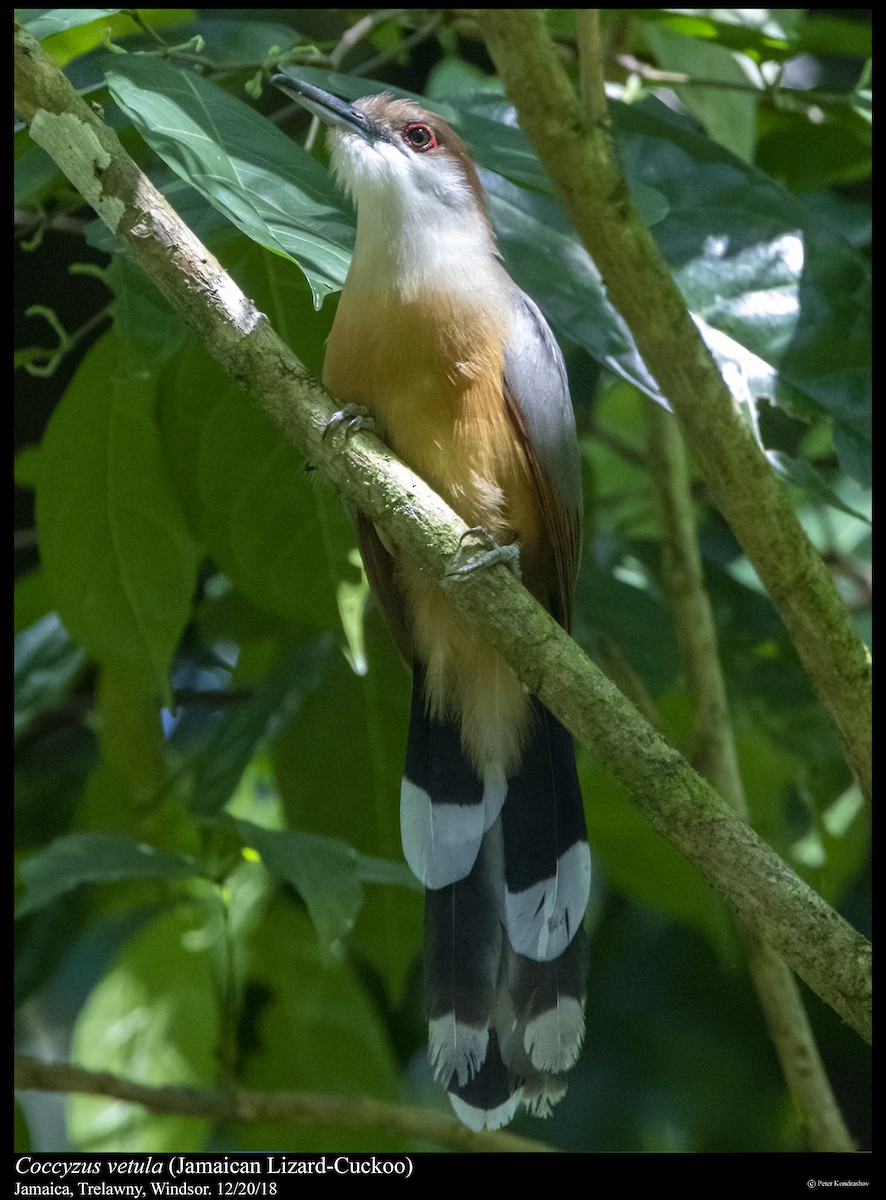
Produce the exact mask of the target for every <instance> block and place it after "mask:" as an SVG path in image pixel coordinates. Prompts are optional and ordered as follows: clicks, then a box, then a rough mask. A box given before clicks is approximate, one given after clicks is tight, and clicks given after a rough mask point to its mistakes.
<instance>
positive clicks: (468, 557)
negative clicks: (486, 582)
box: [445, 525, 520, 579]
mask: <svg viewBox="0 0 886 1200" xmlns="http://www.w3.org/2000/svg"><path fill="white" fill-rule="evenodd" d="M469 538H472V539H473V540H474V542H475V543H478V544H479V549H477V548H475V547H473V546H472V547H468V546H466V545H465V543H466V542H467V540H468V539H469ZM496 563H504V564H505V566H506V567H507V568H508V570H509V571H510V572H511V574H512V575H513V576H514V577H515V578H516V579H520V547H519V545H518V544H517V543H516V542H511V543H510V545H508V546H500V545H499V544H498V542H497V541H496V540H495V538H494V537H493V536H492V534H491V533H490V532H489V530H488V529H484V528H483V527H482V525H478V526H477V527H476V528H474V529H466V530H465V532H464V533H463V534H462V535H461V537H460V538H459V548H458V550H456V552H455V554H454V555H453V556H452V559H451V560H450V565H449V569H448V570H447V571H446V576H445V577H446V578H447V579H448V578H451V577H452V576H454V575H469V574H470V573H471V572H472V571H477V570H485V569H486V568H487V567H492V566H495V564H496Z"/></svg>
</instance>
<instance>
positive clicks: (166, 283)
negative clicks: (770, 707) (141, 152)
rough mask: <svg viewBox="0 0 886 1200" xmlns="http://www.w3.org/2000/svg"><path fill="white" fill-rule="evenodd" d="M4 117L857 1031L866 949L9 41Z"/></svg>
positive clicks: (278, 418) (864, 1031)
mask: <svg viewBox="0 0 886 1200" xmlns="http://www.w3.org/2000/svg"><path fill="white" fill-rule="evenodd" d="M15 49H16V62H15V72H16V74H15V96H16V107H17V109H18V111H19V113H20V114H21V116H22V117H23V118H24V119H25V120H26V121H27V122H28V124H29V126H30V130H31V134H32V136H33V137H34V140H35V141H37V142H38V143H39V144H40V145H41V146H43V148H44V149H45V150H47V152H48V153H49V154H50V155H51V156H52V157H53V158H54V159H55V161H56V162H58V163H59V165H60V166H61V168H62V169H63V170H64V171H65V173H66V174H67V176H68V178H69V179H70V180H71V182H72V183H73V184H74V186H75V187H77V188H78V190H79V191H80V192H81V194H82V195H83V196H84V198H85V199H86V200H87V201H88V202H89V203H90V204H91V205H92V206H93V207H94V208H95V210H96V212H98V214H99V216H101V217H102V219H103V220H104V221H105V222H106V223H107V224H108V226H109V228H111V230H112V231H113V232H114V233H115V235H116V236H117V238H118V239H119V241H120V242H121V243H122V245H123V246H124V247H125V249H126V251H127V252H128V253H129V254H130V256H131V257H132V258H133V260H134V261H136V262H137V263H138V264H139V265H140V266H141V267H142V269H143V270H144V271H145V273H146V274H147V275H148V276H149V277H150V278H151V279H152V280H153V282H154V283H155V284H156V286H157V287H158V288H159V290H160V291H161V292H162V294H163V295H164V296H165V297H166V298H167V299H168V300H169V302H170V304H172V305H173V307H174V308H175V309H176V310H177V311H178V312H179V313H181V315H182V316H183V317H184V318H185V320H186V321H187V322H188V324H189V325H190V326H191V328H192V329H193V330H194V332H195V333H196V334H197V336H198V337H199V338H200V339H201V340H202V341H203V343H204V345H205V346H206V347H207V349H208V350H209V351H210V353H211V354H213V355H214V357H215V358H216V359H217V360H218V362H219V363H220V364H221V365H222V366H223V367H224V368H225V369H226V370H227V371H228V373H229V374H230V375H231V376H232V377H233V378H234V379H236V380H237V381H238V382H239V383H240V384H241V385H242V386H243V388H244V390H245V391H246V392H247V393H248V394H249V396H250V397H251V398H252V400H253V401H254V402H255V403H256V404H257V405H258V406H259V407H260V408H261V409H262V411H263V412H265V413H266V414H267V415H268V416H269V417H270V418H271V419H272V420H273V421H274V422H275V423H276V424H277V426H278V427H279V429H280V431H281V433H282V434H283V436H284V437H286V438H287V439H288V440H289V441H291V442H293V443H294V444H295V445H296V446H298V447H299V448H300V449H301V450H302V451H303V452H304V453H305V454H307V455H308V456H309V458H310V460H311V462H312V463H314V464H316V466H317V467H318V468H320V469H321V470H323V471H324V472H325V473H326V474H327V476H328V477H329V478H330V479H331V480H332V481H333V482H334V483H335V484H336V486H337V487H338V488H339V490H340V491H341V493H342V495H343V496H344V497H345V498H346V499H347V500H348V501H349V502H351V503H353V504H354V505H356V506H357V507H359V508H360V509H362V511H363V512H364V513H366V515H367V516H368V517H370V518H371V520H373V521H374V522H375V523H376V524H377V525H378V526H379V527H380V528H381V529H382V530H384V532H385V534H386V535H387V536H388V537H389V538H390V539H391V540H392V541H393V542H395V543H396V544H398V545H399V546H400V547H402V549H403V551H404V552H405V553H407V554H409V555H410V556H411V557H412V558H414V559H415V561H416V562H417V563H418V564H419V565H420V566H422V567H423V568H424V569H425V570H427V571H428V572H429V574H431V575H432V576H433V577H434V578H436V579H437V580H438V581H440V583H441V586H446V587H447V588H448V590H449V593H450V595H451V597H452V602H453V603H454V604H455V605H456V606H457V607H458V608H459V610H460V611H461V612H463V613H464V614H465V615H466V616H467V617H468V619H469V620H471V621H472V622H473V623H474V625H475V626H476V627H477V628H478V629H479V630H480V631H481V632H482V633H483V635H484V637H486V639H487V640H488V641H489V642H490V644H491V645H493V646H494V647H495V648H496V649H498V650H499V651H500V652H501V654H502V655H503V656H504V658H505V659H506V660H507V662H508V663H509V664H510V665H511V666H512V667H513V669H514V670H515V671H516V672H517V674H518V675H519V676H520V678H521V679H522V680H523V681H524V682H525V683H526V685H527V686H528V687H529V688H530V690H531V691H533V692H534V693H536V694H537V695H538V696H539V697H540V698H541V699H542V701H543V702H544V703H545V704H546V705H547V706H548V707H549V708H550V709H551V711H552V712H554V713H555V714H556V715H557V716H558V717H559V718H560V719H561V720H562V721H563V722H564V724H565V725H566V726H567V727H568V728H569V729H571V730H572V731H573V733H574V734H575V735H576V737H578V738H579V739H580V740H581V741H583V742H584V743H585V744H586V745H588V746H589V747H590V748H591V749H592V750H593V751H594V753H595V754H596V755H597V757H598V758H599V759H600V761H601V762H602V763H603V764H604V765H605V766H606V767H607V768H608V769H609V770H610V771H611V772H612V774H613V775H614V776H615V777H616V778H617V779H618V780H619V781H620V782H621V784H622V785H623V787H624V788H625V790H626V791H627V792H628V794H629V795H630V796H631V798H632V800H633V802H634V803H635V804H636V805H637V806H638V807H639V808H640V809H641V811H643V812H644V813H645V814H646V816H647V817H648V819H649V820H650V822H651V823H652V824H653V825H654V827H655V828H656V829H657V830H658V831H659V832H661V833H662V834H664V835H665V836H666V837H668V838H670V840H671V841H673V842H674V844H675V845H676V846H677V847H678V849H680V850H681V852H682V853H683V854H685V855H686V856H687V857H688V858H689V859H690V860H691V861H692V862H693V863H694V864H695V865H696V866H697V867H698V869H699V870H700V871H702V872H703V874H704V875H705V876H706V877H707V878H708V879H709V880H710V882H711V883H712V885H713V886H714V887H716V888H717V890H718V891H719V892H721V894H722V895H723V896H724V897H725V898H726V899H727V900H728V901H729V902H730V903H731V904H733V905H734V907H735V908H736V909H737V910H738V912H739V913H740V914H741V915H742V916H743V918H744V919H745V920H746V921H747V923H748V924H749V925H751V926H752V927H753V928H755V929H756V930H757V931H758V933H759V934H760V936H761V937H762V938H763V939H764V940H765V941H767V942H769V943H770V944H771V945H772V946H773V947H774V948H775V949H777V951H778V953H779V954H780V955H781V956H782V957H783V958H784V959H785V960H786V961H787V962H789V963H790V964H791V966H793V968H794V969H795V970H796V971H797V972H798V974H800V975H801V976H802V978H803V979H805V980H806V982H807V983H808V984H809V986H810V987H811V988H813V990H814V991H816V992H818V994H819V995H820V996H821V997H822V998H823V999H824V1000H825V1001H826V1002H827V1003H828V1004H830V1005H831V1006H832V1007H833V1008H834V1009H836V1011H837V1012H838V1013H840V1015H841V1016H843V1018H844V1019H845V1020H846V1021H848V1022H849V1023H850V1024H851V1025H852V1026H853V1027H854V1028H855V1029H856V1030H858V1032H859V1033H860V1034H861V1035H862V1036H863V1037H869V1036H870V946H869V944H868V943H867V942H866V940H865V939H864V938H863V937H862V936H861V935H860V934H859V933H858V932H857V931H856V930H854V929H853V928H852V926H851V925H849V924H848V922H846V921H845V920H844V919H843V918H842V917H841V916H840V915H839V914H838V913H836V912H835V911H834V910H833V909H832V908H830V907H829V906H828V905H827V904H826V903H825V902H824V901H823V900H822V899H821V897H820V896H817V895H816V894H815V892H813V891H812V889H811V888H809V887H808V886H807V885H806V884H805V883H804V882H803V881H802V880H801V879H800V878H799V877H798V876H797V875H796V874H795V873H794V872H793V871H792V870H791V868H790V867H789V866H788V865H787V864H786V863H784V862H783V861H782V860H781V859H780V858H779V857H778V855H777V854H776V853H775V852H774V851H773V850H772V849H771V848H770V847H769V846H767V845H766V844H765V843H764V842H763V841H761V839H760V838H758V837H757V835H756V834H755V833H754V832H753V831H752V830H751V829H749V828H748V826H747V825H746V824H745V823H744V822H743V821H742V820H741V819H740V818H739V817H738V816H736V815H735V814H734V813H733V812H732V811H731V810H730V809H729V807H728V805H727V804H726V803H725V802H724V801H723V800H722V799H721V798H720V796H719V795H718V794H717V793H716V792H715V791H714V789H713V788H712V787H711V786H710V784H708V783H707V782H706V781H705V780H704V779H702V778H701V777H700V776H699V775H697V774H696V773H695V772H694V771H693V770H692V768H691V766H690V765H689V764H688V763H687V762H686V761H685V759H683V758H682V757H681V755H680V754H678V753H677V751H676V750H674V749H673V747H671V746H670V745H668V743H667V742H666V741H665V740H664V739H663V738H662V737H661V736H660V735H659V734H658V733H657V732H656V731H655V730H654V729H653V728H652V727H651V726H650V725H649V724H648V723H647V722H646V721H645V720H644V719H643V718H642V717H641V716H640V715H639V713H638V712H637V711H636V709H635V708H634V707H633V706H632V705H631V704H630V702H629V701H628V700H626V699H625V697H624V696H623V695H622V694H621V692H619V691H618V689H617V688H616V687H615V686H614V685H613V684H612V683H611V682H610V681H609V680H608V679H607V678H606V677H605V676H604V675H603V674H602V672H601V671H600V670H599V669H598V668H597V667H596V666H595V664H594V663H592V662H591V661H590V659H588V658H587V657H586V656H585V655H584V654H583V653H582V652H581V650H580V649H579V648H578V646H576V644H575V643H574V642H573V641H572V640H571V638H570V637H569V636H568V634H566V633H565V631H564V630H563V629H561V628H560V626H559V625H557V624H556V622H555V621H554V620H553V619H552V618H551V617H550V616H549V615H548V614H547V613H546V612H545V611H544V609H542V608H541V606H540V605H538V604H537V603H536V602H535V600H533V598H532V597H531V596H530V595H529V593H528V592H527V591H526V590H525V589H524V588H523V587H522V586H521V585H520V583H519V582H518V581H517V580H516V579H515V578H514V576H513V575H512V574H511V573H510V572H509V571H508V570H507V569H504V568H496V569H491V570H488V571H475V572H472V573H470V574H469V575H466V576H458V577H456V579H457V582H453V581H450V580H447V579H446V578H444V576H445V572H446V569H447V564H448V563H449V561H450V560H451V557H452V556H453V554H454V553H455V552H456V550H457V549H458V546H459V542H460V539H461V538H462V536H463V535H464V534H465V533H466V528H465V525H464V522H463V521H461V520H460V518H458V517H457V516H456V514H454V513H453V512H452V511H451V510H450V509H449V508H448V507H447V506H446V505H445V504H444V503H443V501H442V500H441V499H440V498H439V496H437V495H436V494H435V493H434V492H433V491H431V489H430V488H429V487H428V486H427V484H425V483H424V481H423V480H421V479H420V478H419V477H418V476H416V475H414V474H413V473H412V472H411V471H409V470H408V469H407V468H406V467H405V466H404V465H403V464H402V463H401V462H399V461H398V460H397V459H396V458H395V457H394V456H393V455H392V454H391V452H390V451H389V450H388V449H387V448H386V447H384V446H383V445H382V444H381V443H380V442H379V441H378V439H377V438H375V437H374V436H372V435H371V434H368V433H366V432H360V433H357V434H356V435H355V436H354V437H352V438H347V437H345V436H344V435H342V434H338V435H336V436H333V437H329V438H324V431H325V430H326V429H327V427H328V425H329V420H330V417H331V416H332V414H333V412H334V411H335V405H334V404H333V402H332V400H331V398H330V397H329V396H328V394H327V393H326V392H325V391H324V390H323V388H322V387H321V386H320V384H319V383H317V382H316V381H315V380H313V379H311V378H310V377H309V376H308V374H307V372H306V371H305V368H304V367H303V366H302V364H301V363H300V362H299V361H298V359H297V358H296V357H295V356H294V355H293V353H292V352H291V350H289V348H288V347H287V346H286V345H285V344H284V343H283V342H282V341H281V340H280V339H279V338H278V337H277V335H276V334H275V333H274V331H273V330H272V329H271V327H270V325H269V322H268V321H267V318H265V317H264V316H263V315H262V314H261V313H259V312H258V311H257V310H256V309H255V307H254V306H253V305H252V304H251V303H250V302H249V301H248V300H247V299H246V297H245V296H244V295H243V293H242V292H241V291H240V289H239V288H238V287H237V285H236V284H235V283H234V282H233V280H231V279H230V277H229V276H227V275H226V274H225V273H224V271H223V270H222V268H221V266H220V265H219V263H218V262H217V261H216V260H215V258H214V257H213V256H212V255H211V254H210V253H209V251H208V250H206V248H205V247H204V246H202V245H201V244H200V243H199V241H198V240H197V239H196V238H195V237H194V235H193V234H192V233H191V231H190V230H189V229H188V228H187V226H185V225H184V224H183V223H182V222H181V221H180V220H179V218H178V217H177V215H176V214H175V212H174V211H173V210H172V209H171V207H170V206H169V205H168V204H167V202H166V200H165V199H164V198H163V196H162V195H160V193H159V192H157V191H156V189H155V188H154V187H153V186H152V184H151V183H150V182H149V180H147V179H146V178H145V177H144V176H143V175H142V174H141V172H140V171H139V170H138V168H137V167H136V165H135V163H134V162H132V160H131V159H130V158H129V157H128V155H127V154H126V153H125V151H124V150H123V148H122V146H121V145H120V143H119V141H118V139H117V137H116V135H115V134H114V132H113V131H112V130H110V129H109V128H108V127H107V126H105V125H104V123H103V122H102V121H101V120H100V118H99V117H98V116H97V114H96V113H95V112H94V111H93V110H92V109H91V108H90V107H89V106H88V105H87V104H86V103H85V102H84V101H83V100H82V99H81V98H80V97H79V96H78V95H77V93H76V92H75V91H74V89H73V88H72V87H71V85H70V84H69V82H68V81H67V79H66V78H65V77H64V75H62V74H61V72H59V71H58V70H57V69H56V67H55V66H54V65H53V63H52V62H51V60H50V59H49V57H48V56H47V55H46V54H45V52H44V51H43V50H42V48H41V47H40V45H39V44H38V43H37V42H36V41H35V40H34V39H33V38H32V37H30V36H29V35H27V34H26V33H24V32H22V31H20V30H17V32H16V46H15Z"/></svg>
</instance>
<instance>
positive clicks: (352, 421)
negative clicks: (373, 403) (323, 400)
mask: <svg viewBox="0 0 886 1200" xmlns="http://www.w3.org/2000/svg"><path fill="white" fill-rule="evenodd" d="M340 425H344V427H345V436H346V437H350V436H351V435H352V434H354V433H356V432H357V430H358V429H367V430H369V431H370V432H374V431H375V418H374V417H373V415H372V413H371V412H370V411H369V409H368V408H364V406H363V405H362V404H346V405H345V406H344V407H343V408H340V409H339V410H338V412H334V413H333V414H332V416H331V417H330V418H329V420H328V421H327V422H326V428H325V429H324V430H323V437H324V438H327V437H329V435H330V434H331V433H333V432H334V431H335V430H336V429H338V427H339V426H340Z"/></svg>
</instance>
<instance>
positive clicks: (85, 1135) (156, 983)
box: [68, 904, 221, 1154]
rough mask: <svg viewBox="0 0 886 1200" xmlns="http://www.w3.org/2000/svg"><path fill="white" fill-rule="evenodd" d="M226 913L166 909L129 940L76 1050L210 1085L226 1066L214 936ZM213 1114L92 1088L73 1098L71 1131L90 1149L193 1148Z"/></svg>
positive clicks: (91, 1063) (88, 1060)
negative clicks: (170, 1110)
mask: <svg viewBox="0 0 886 1200" xmlns="http://www.w3.org/2000/svg"><path fill="white" fill-rule="evenodd" d="M220 924H221V923H220V921H219V920H218V918H217V914H214V913H213V912H211V911H208V910H207V909H206V908H205V907H203V906H201V905H197V904H187V905H182V906H180V907H178V908H176V909H175V910H174V911H172V912H168V913H164V914H163V915H161V916H159V917H157V918H156V919H155V920H154V921H152V922H151V923H150V924H149V925H148V926H147V927H146V928H144V929H142V930H141V931H140V932H139V933H137V934H136V935H135V937H133V938H132V939H131V940H130V941H129V942H127V944H126V945H125V946H124V947H123V949H122V950H121V952H120V953H119V954H118V955H117V957H116V958H115V960H114V962H113V964H112V965H111V967H110V969H109V970H108V971H107V973H106V974H105V976H104V978H103V979H102V980H101V981H100V982H99V983H98V984H97V986H96V987H95V988H93V990H92V992H91V993H90V995H89V998H88V999H87V1001H86V1003H85V1005H84V1006H83V1008H82V1009H81V1011H80V1013H79V1015H78V1017H77V1021H76V1024H75V1026H74V1034H73V1043H72V1049H71V1058H72V1060H73V1061H74V1062H75V1063H76V1064H77V1065H78V1066H82V1067H87V1068H89V1069H91V1070H95V1071H112V1072H114V1073H115V1074H118V1075H122V1076H124V1078H127V1079H133V1080H136V1081H137V1082H139V1083H144V1084H154V1085H158V1086H163V1085H169V1084H185V1085H191V1086H203V1087H208V1086H211V1085H212V1084H213V1083H214V1082H215V1080H216V1076H217V1074H218V1059H217V1052H218V1042H219V1037H220V1030H221V1016H220V1010H219V995H220V990H219V986H218V981H217V979H216V978H215V972H214V969H213V959H212V954H211V946H212V942H213V940H214V939H217V938H218V937H219V936H220V934H219V927H220ZM209 1127H210V1122H209V1121H208V1119H206V1118H203V1117H183V1116H168V1115H164V1114H160V1113H153V1112H150V1111H149V1110H148V1109H146V1108H142V1107H140V1106H138V1105H128V1104H123V1103H121V1102H120V1101H119V1100H109V1099H100V1098H97V1097H93V1096H73V1097H71V1099H70V1101H69V1104H68V1137H69V1139H70V1141H71V1143H72V1145H73V1146H75V1147H76V1148H77V1149H78V1150H82V1151H86V1152H89V1153H100V1152H102V1151H125V1152H129V1153H147V1152H152V1153H161V1154H162V1153H165V1152H169V1153H172V1152H175V1153H183V1154H187V1153H188V1152H193V1151H196V1150H199V1149H201V1148H202V1146H203V1144H204V1141H205V1138H206V1134H207V1132H208V1130H209Z"/></svg>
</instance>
